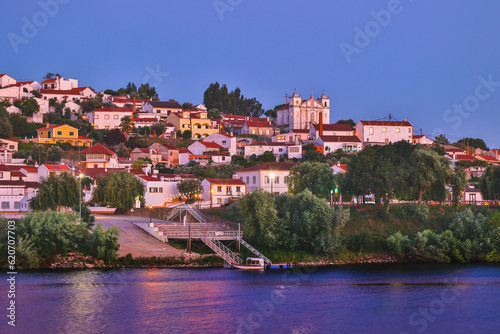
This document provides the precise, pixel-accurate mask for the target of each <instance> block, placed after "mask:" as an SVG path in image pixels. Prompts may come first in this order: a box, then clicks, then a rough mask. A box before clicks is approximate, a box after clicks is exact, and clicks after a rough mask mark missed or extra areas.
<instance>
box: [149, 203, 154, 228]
mask: <svg viewBox="0 0 500 334" xmlns="http://www.w3.org/2000/svg"><path fill="white" fill-rule="evenodd" d="M152 209H153V206H152V205H151V204H149V224H152V223H153V219H152V218H151V210H152Z"/></svg>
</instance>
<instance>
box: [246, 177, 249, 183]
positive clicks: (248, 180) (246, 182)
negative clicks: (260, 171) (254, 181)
mask: <svg viewBox="0 0 500 334" xmlns="http://www.w3.org/2000/svg"><path fill="white" fill-rule="evenodd" d="M249 183H250V178H249V177H248V176H247V182H246V184H249Z"/></svg>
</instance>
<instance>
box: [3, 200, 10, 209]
mask: <svg viewBox="0 0 500 334" xmlns="http://www.w3.org/2000/svg"><path fill="white" fill-rule="evenodd" d="M9 208H10V203H9V202H2V209H9Z"/></svg>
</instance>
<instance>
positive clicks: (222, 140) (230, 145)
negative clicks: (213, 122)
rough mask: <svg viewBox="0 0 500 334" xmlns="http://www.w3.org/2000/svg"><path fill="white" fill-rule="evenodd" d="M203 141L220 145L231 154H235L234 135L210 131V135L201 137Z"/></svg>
mask: <svg viewBox="0 0 500 334" xmlns="http://www.w3.org/2000/svg"><path fill="white" fill-rule="evenodd" d="M202 141H203V142H211V143H216V144H218V145H220V146H221V147H222V148H224V149H225V150H226V151H228V152H229V154H230V155H231V156H233V155H235V154H236V137H233V136H230V135H228V134H226V133H212V134H211V135H209V136H207V137H205V138H203V139H202Z"/></svg>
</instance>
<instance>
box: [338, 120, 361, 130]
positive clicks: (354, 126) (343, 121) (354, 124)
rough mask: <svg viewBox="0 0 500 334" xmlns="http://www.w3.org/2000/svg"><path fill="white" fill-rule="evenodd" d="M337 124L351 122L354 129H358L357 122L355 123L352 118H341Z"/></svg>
mask: <svg viewBox="0 0 500 334" xmlns="http://www.w3.org/2000/svg"><path fill="white" fill-rule="evenodd" d="M335 124H349V125H350V126H351V127H352V129H353V130H354V129H356V123H354V121H353V120H352V119H341V120H338V121H337V123H335Z"/></svg>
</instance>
